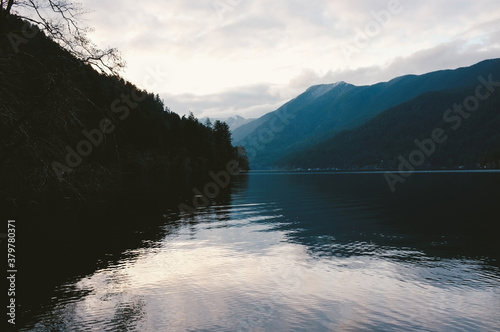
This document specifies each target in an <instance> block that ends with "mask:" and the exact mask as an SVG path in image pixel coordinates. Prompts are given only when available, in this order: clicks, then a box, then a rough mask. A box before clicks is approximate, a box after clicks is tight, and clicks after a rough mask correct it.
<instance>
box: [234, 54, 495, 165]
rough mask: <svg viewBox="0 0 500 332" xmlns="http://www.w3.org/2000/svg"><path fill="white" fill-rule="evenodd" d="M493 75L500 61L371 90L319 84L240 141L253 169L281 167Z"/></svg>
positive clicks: (248, 129) (248, 128)
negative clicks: (431, 95) (412, 105)
mask: <svg viewBox="0 0 500 332" xmlns="http://www.w3.org/2000/svg"><path fill="white" fill-rule="evenodd" d="M489 75H493V78H494V79H495V80H496V81H499V80H500V59H492V60H485V61H482V62H480V63H477V64H475V65H472V66H470V67H464V68H458V69H455V70H441V71H436V72H432V73H427V74H424V75H406V76H402V77H397V78H394V79H392V80H390V81H388V82H382V83H378V84H374V85H368V86H354V85H351V84H348V83H345V82H338V83H335V84H325V85H319V86H313V87H311V88H309V89H308V90H307V91H306V92H304V93H303V94H301V95H299V96H297V97H296V98H294V99H293V100H291V101H289V102H288V103H286V104H285V105H283V106H282V107H280V108H279V109H278V110H276V111H275V112H271V113H268V114H266V115H264V116H263V117H261V118H259V119H258V120H255V121H253V122H251V123H249V124H247V125H244V126H241V127H240V128H238V129H236V130H235V131H234V136H235V142H236V143H237V144H242V145H244V146H245V147H246V149H247V150H248V153H249V156H250V157H251V159H252V168H272V167H280V165H283V163H282V162H280V160H283V158H285V157H286V156H287V155H288V154H293V153H296V152H300V151H302V150H304V149H308V148H310V147H312V146H314V145H316V144H320V143H321V142H323V141H326V140H329V139H331V138H332V137H333V136H334V135H335V134H337V133H339V132H340V131H342V130H345V129H352V128H355V127H357V126H360V125H363V124H364V123H366V122H367V121H368V120H370V119H372V118H373V117H375V116H376V115H377V114H379V113H381V112H383V111H385V110H387V109H389V108H391V107H395V106H398V105H400V104H402V103H405V102H407V101H410V100H412V99H414V98H416V97H418V96H420V95H422V94H424V93H426V92H432V91H444V90H452V89H460V88H466V87H469V86H475V85H477V84H479V81H478V77H480V76H482V77H484V78H487V77H488V76H489ZM318 167H319V165H318Z"/></svg>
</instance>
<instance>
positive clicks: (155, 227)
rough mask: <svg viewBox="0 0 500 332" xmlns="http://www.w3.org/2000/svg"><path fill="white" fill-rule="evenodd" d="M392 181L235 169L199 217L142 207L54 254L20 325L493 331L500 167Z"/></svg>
mask: <svg viewBox="0 0 500 332" xmlns="http://www.w3.org/2000/svg"><path fill="white" fill-rule="evenodd" d="M396 188H397V190H396V192H395V193H391V192H390V190H389V188H388V186H387V184H386V182H385V179H384V177H383V174H379V173H375V174H373V173H370V174H367V173H361V174H325V173H270V172H267V173H264V172H262V173H259V172H252V173H250V174H248V175H242V176H240V178H239V180H238V181H236V182H235V183H234V184H233V188H232V189H231V194H230V195H225V196H221V197H218V198H217V199H216V201H215V202H214V205H213V206H211V207H208V208H205V209H200V210H199V213H197V214H196V215H193V216H188V215H179V214H178V213H177V212H175V211H165V212H164V213H162V214H161V215H158V216H154V217H151V216H147V217H146V216H144V217H143V218H145V219H151V218H153V219H155V218H156V219H155V220H156V221H155V223H148V225H149V226H147V227H146V226H145V227H144V228H140V229H137V230H135V231H134V234H138V235H137V236H126V235H124V234H128V233H126V232H125V231H123V230H121V227H119V226H117V227H116V234H119V236H118V235H117V236H116V237H113V236H111V237H110V238H109V239H99V240H96V239H93V238H89V240H88V241H89V242H90V243H95V245H91V246H89V247H92V248H94V249H93V250H89V249H88V248H86V249H84V250H83V249H82V250H80V251H78V250H74V249H73V250H72V251H68V254H67V255H63V254H60V255H61V256H60V257H59V258H53V257H52V258H48V260H47V262H49V263H48V264H49V265H50V266H47V267H46V268H47V270H45V271H39V274H37V275H33V276H30V278H31V279H32V280H33V283H34V287H33V289H34V293H33V296H32V297H31V298H28V299H26V300H25V302H23V305H22V306H21V308H20V310H21V311H22V313H23V314H22V317H24V318H23V319H24V320H23V321H22V322H21V323H20V324H22V325H23V328H22V329H21V330H23V331H361V330H374V331H494V330H497V331H498V330H500V314H499V312H500V267H499V266H500V264H499V261H498V259H499V258H500V250H499V248H500V244H499V242H498V238H500V237H499V236H498V231H497V226H498V224H499V223H500V199H499V197H500V173H485V172H481V173H480V172H444V173H417V174H413V175H412V176H411V177H409V178H408V180H407V181H406V182H405V183H403V184H398V185H397V186H396ZM106 218H113V217H112V215H111V216H110V217H108V216H106ZM117 218H118V217H117ZM138 218H139V219H140V218H141V214H140V213H139V217H138ZM118 222H119V221H118ZM127 232H128V230H127ZM18 236H21V235H18ZM61 250H62V251H64V248H61ZM82 251H83V252H82ZM85 251H88V252H90V251H92V254H91V255H90V258H89V257H88V256H89V255H86V253H85ZM34 256H36V255H34ZM52 264H53V265H52ZM62 271H64V273H63V272H62ZM61 273H63V274H64V277H60V278H59V279H58V278H53V277H52V276H57V275H58V274H59V275H60V274H61ZM54 280H55V281H54Z"/></svg>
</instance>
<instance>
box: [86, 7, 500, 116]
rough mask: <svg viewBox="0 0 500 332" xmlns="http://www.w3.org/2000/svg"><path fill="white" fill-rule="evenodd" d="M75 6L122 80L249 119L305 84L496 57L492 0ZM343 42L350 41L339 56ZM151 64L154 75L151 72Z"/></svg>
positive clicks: (497, 14)
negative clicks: (115, 53)
mask: <svg viewBox="0 0 500 332" xmlns="http://www.w3.org/2000/svg"><path fill="white" fill-rule="evenodd" d="M83 6H84V7H86V8H89V9H91V10H93V12H92V13H91V14H90V15H89V16H88V19H89V21H88V23H89V25H90V26H92V27H95V32H94V33H92V36H91V37H92V39H93V40H94V41H95V42H96V43H98V44H99V45H101V46H103V47H104V46H116V47H118V48H119V49H120V50H121V52H122V54H123V56H124V58H125V60H126V61H127V63H128V68H127V70H126V72H125V73H124V76H125V78H126V79H128V80H130V81H132V82H134V83H135V84H137V85H138V86H139V87H143V88H148V89H152V92H155V93H159V94H160V95H161V96H162V97H163V98H164V99H165V102H166V104H167V105H170V106H171V108H172V109H173V110H174V111H175V110H178V112H179V113H181V114H184V113H186V112H187V111H189V110H192V111H193V112H194V113H195V114H196V115H203V116H209V115H211V114H212V113H213V114H214V115H213V116H221V115H224V114H228V115H234V114H240V115H247V114H248V115H250V116H255V115H260V113H261V112H266V111H272V110H274V109H275V108H277V107H278V106H279V103H284V102H286V101H287V100H289V99H291V98H293V97H295V96H296V95H297V94H299V93H301V92H303V91H305V90H306V89H307V88H308V87H309V86H311V85H314V84H320V83H333V82H337V81H341V80H343V81H346V82H349V83H353V84H357V85H363V84H373V83H376V82H379V81H387V80H390V79H392V78H394V77H396V76H401V75H405V74H410V73H411V74H422V73H425V72H429V71H433V70H438V69H445V68H450V69H451V68H457V67H460V66H467V65H471V64H473V63H476V62H479V61H481V60H484V59H486V58H494V57H498V54H500V53H499V50H500V28H499V27H500V7H499V6H498V1H496V0H483V1H481V2H479V1H469V0H456V1H454V2H453V3H450V1H445V0H433V1H430V0H426V1H410V0H387V1H371V0H358V1H328V0H310V1H302V0H276V1H271V2H270V1H264V0H252V1H250V0H209V1H195V0H170V1H168V2H163V1H152V0H144V1H142V2H137V1H132V0H123V1H120V2H119V3H117V2H116V1H111V0H83ZM391 6H392V7H394V6H396V7H397V8H400V10H398V11H397V12H394V11H393V12H391V11H390V8H392V7H391ZM394 8H395V7H394ZM387 13H390V15H389V16H387ZM384 15H385V16H384ZM377 24H378V26H377ZM370 29H371V30H370ZM373 29H375V30H373ZM374 31H375V33H374ZM360 34H365V35H367V34H368V36H367V37H366V36H365V38H364V39H359V38H360V36H361V35H360ZM356 40H363V43H362V45H361V47H359V45H358V46H356V45H355V41H356ZM345 45H355V48H354V52H353V53H352V54H350V55H349V56H346V53H345V49H343V48H342V47H343V46H345ZM157 68H160V70H159V71H160V72H161V73H166V74H165V75H163V74H162V75H160V77H158V76H155V75H151V72H154V71H158V70H157ZM152 78H153V79H152ZM148 82H149V83H154V84H147V83H148ZM169 102H170V103H169ZM174 106H175V107H174Z"/></svg>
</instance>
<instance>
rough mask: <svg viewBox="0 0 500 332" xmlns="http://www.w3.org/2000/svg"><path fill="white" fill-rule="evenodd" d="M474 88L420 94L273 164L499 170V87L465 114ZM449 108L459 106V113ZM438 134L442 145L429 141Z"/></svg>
mask: <svg viewBox="0 0 500 332" xmlns="http://www.w3.org/2000/svg"><path fill="white" fill-rule="evenodd" d="M476 87H477V85H474V86H470V87H467V88H461V89H454V90H446V91H437V92H428V93H424V94H422V95H420V96H418V97H416V98H414V99H412V100H410V101H408V102H405V103H403V104H400V105H398V106H395V107H393V108H390V109H388V110H386V111H384V112H382V113H380V114H379V115H377V116H376V117H375V118H373V119H371V120H369V121H368V122H366V123H365V124H363V125H361V126H359V127H357V128H354V129H349V130H344V131H342V132H340V133H338V134H336V135H335V136H333V137H332V138H330V139H327V140H325V141H323V142H321V143H319V144H317V145H314V146H313V147H310V148H308V149H305V150H302V151H299V152H295V153H293V154H290V155H287V156H285V157H283V158H282V159H281V160H280V161H279V162H278V165H279V166H281V167H284V168H335V169H349V170H352V169H392V170H394V169H398V167H399V165H400V164H401V163H402V160H405V161H407V162H412V161H415V160H416V161H418V162H417V164H420V163H421V164H420V165H418V168H420V169H440V168H458V167H466V168H477V167H478V166H479V164H481V166H484V165H488V164H490V165H489V166H490V167H500V88H496V89H495V90H494V91H493V92H492V93H491V95H489V96H488V98H487V99H486V100H484V101H479V103H478V104H477V110H475V111H473V112H468V111H467V108H466V106H463V105H465V104H467V100H473V99H471V96H474V95H475V91H476ZM483 89H484V91H483V92H488V90H487V89H486V88H485V87H483ZM476 100H477V99H476ZM454 105H459V106H461V108H460V109H459V108H456V109H459V112H454V109H455V107H454ZM471 105H474V104H473V103H471ZM441 130H442V134H441V135H439V136H441V137H442V140H444V141H443V142H441V139H437V140H436V139H434V138H436V137H437V136H435V137H434V138H433V135H435V134H436V133H439V132H440V131H441ZM415 151H417V152H415ZM418 151H421V152H418ZM412 154H413V155H412ZM422 156H424V158H423V160H422V162H420V160H419V158H421V157H422Z"/></svg>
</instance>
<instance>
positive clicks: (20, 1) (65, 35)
mask: <svg viewBox="0 0 500 332" xmlns="http://www.w3.org/2000/svg"><path fill="white" fill-rule="evenodd" d="M0 3H1V7H0V8H1V19H2V20H5V19H8V17H9V15H10V14H15V15H17V16H19V17H21V18H23V19H25V20H27V21H29V22H31V23H32V24H35V25H36V26H37V27H38V28H39V29H40V30H41V31H44V32H45V34H46V35H48V36H49V37H51V38H52V39H53V40H54V41H55V42H57V43H58V44H59V45H60V46H61V47H63V48H64V49H66V50H67V51H69V52H70V53H71V54H73V55H74V56H75V57H76V58H78V59H80V60H81V61H83V62H84V63H88V64H90V65H92V66H93V67H94V68H96V69H97V70H99V71H101V72H103V73H106V74H111V75H117V74H118V73H119V71H120V70H121V69H122V68H123V67H125V62H124V61H123V59H122V58H121V56H120V54H119V52H118V50H117V49H116V48H106V49H100V48H98V47H97V46H96V45H95V44H93V43H92V42H91V41H90V39H89V38H88V37H87V34H88V33H89V32H90V31H92V30H91V29H90V28H89V27H87V26H85V25H84V24H83V15H84V14H85V13H87V11H85V10H84V9H83V8H82V6H81V4H80V3H77V2H72V1H66V0H59V1H58V0H41V1H38V0H1V1H0Z"/></svg>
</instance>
